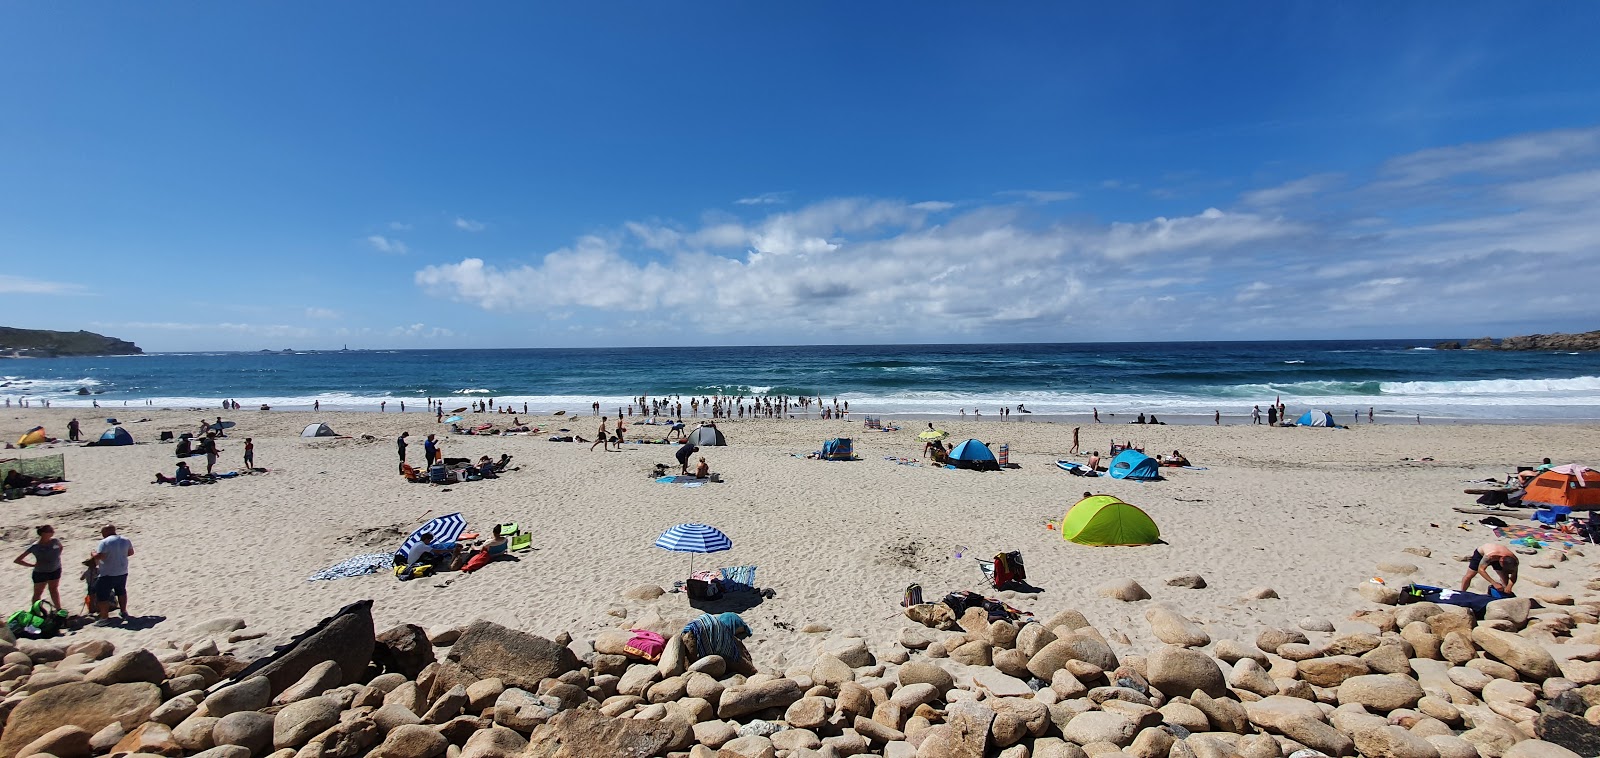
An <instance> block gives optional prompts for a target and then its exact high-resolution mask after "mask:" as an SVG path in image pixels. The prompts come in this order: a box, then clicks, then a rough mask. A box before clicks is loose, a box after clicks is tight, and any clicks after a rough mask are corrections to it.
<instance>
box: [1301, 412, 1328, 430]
mask: <svg viewBox="0 0 1600 758" xmlns="http://www.w3.org/2000/svg"><path fill="white" fill-rule="evenodd" d="M1294 425H1295V426H1326V427H1328V428H1330V429H1337V428H1339V425H1338V424H1337V423H1335V422H1334V420H1333V414H1332V413H1329V412H1327V411H1306V412H1305V413H1302V414H1300V419H1299V420H1297V421H1295V422H1294Z"/></svg>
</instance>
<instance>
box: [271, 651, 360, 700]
mask: <svg viewBox="0 0 1600 758" xmlns="http://www.w3.org/2000/svg"><path fill="white" fill-rule="evenodd" d="M342 681H344V672H343V671H340V670H339V663H338V661H323V662H321V663H319V664H317V665H315V666H312V667H311V670H310V671H307V672H306V674H305V676H302V677H300V681H298V682H295V683H294V684H291V685H289V686H288V687H286V688H284V690H283V692H280V693H278V696H277V697H275V698H273V699H272V702H273V703H274V704H276V705H288V704H289V703H293V702H297V701H300V700H305V699H307V698H313V697H316V696H318V695H321V694H322V693H324V692H327V691H328V690H331V689H333V688H335V687H338V686H339V683H340V682H342Z"/></svg>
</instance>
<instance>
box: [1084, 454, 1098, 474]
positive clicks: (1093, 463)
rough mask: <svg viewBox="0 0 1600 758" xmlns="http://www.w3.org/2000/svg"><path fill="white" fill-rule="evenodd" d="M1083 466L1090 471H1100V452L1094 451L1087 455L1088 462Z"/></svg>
mask: <svg viewBox="0 0 1600 758" xmlns="http://www.w3.org/2000/svg"><path fill="white" fill-rule="evenodd" d="M1083 465H1085V466H1088V467H1089V470H1090V471H1099V470H1100V451H1099V450H1096V451H1094V452H1093V453H1090V454H1089V461H1088V462H1087V463H1085V464H1083Z"/></svg>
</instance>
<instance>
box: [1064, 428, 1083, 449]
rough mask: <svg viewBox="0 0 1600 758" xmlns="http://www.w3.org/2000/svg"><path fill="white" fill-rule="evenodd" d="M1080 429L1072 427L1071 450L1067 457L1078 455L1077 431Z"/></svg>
mask: <svg viewBox="0 0 1600 758" xmlns="http://www.w3.org/2000/svg"><path fill="white" fill-rule="evenodd" d="M1082 428H1083V427H1081V426H1075V427H1072V449H1071V450H1068V451H1067V453H1068V454H1069V455H1077V454H1078V430H1079V429H1082Z"/></svg>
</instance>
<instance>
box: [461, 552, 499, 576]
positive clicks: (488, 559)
mask: <svg viewBox="0 0 1600 758" xmlns="http://www.w3.org/2000/svg"><path fill="white" fill-rule="evenodd" d="M493 562H494V556H492V555H490V554H489V551H487V550H479V551H478V552H476V553H473V554H472V557H471V558H468V559H467V565H465V566H462V567H461V570H462V571H465V572H467V573H468V574H470V573H472V572H474V571H477V570H478V569H481V568H483V567H484V566H487V565H489V564H490V563H493Z"/></svg>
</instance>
